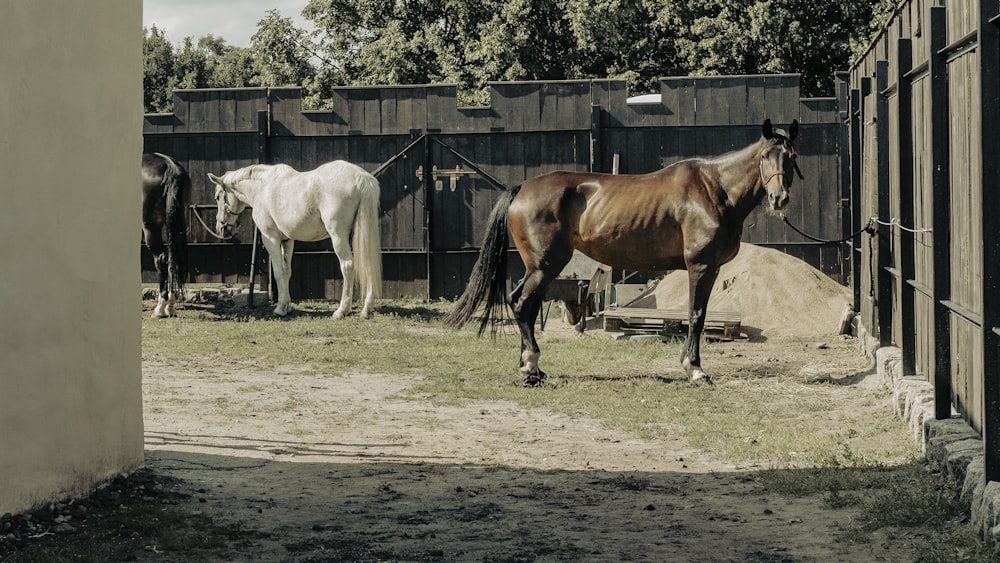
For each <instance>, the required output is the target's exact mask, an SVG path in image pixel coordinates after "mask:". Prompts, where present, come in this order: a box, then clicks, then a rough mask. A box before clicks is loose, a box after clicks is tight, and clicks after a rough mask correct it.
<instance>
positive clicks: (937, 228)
mask: <svg viewBox="0 0 1000 563" xmlns="http://www.w3.org/2000/svg"><path fill="white" fill-rule="evenodd" d="M945 17H946V14H945V8H944V7H943V6H934V7H931V8H930V18H929V19H930V41H929V45H928V48H929V49H930V53H929V54H928V55H929V56H928V67H929V71H930V79H931V85H930V86H931V99H930V105H931V182H932V186H933V190H932V191H933V195H932V198H933V203H932V206H933V218H932V225H931V228H932V229H933V237H934V239H933V240H934V242H933V244H934V247H933V254H934V258H933V260H934V288H933V294H934V295H933V298H934V379H933V382H934V417H935V418H936V419H938V420H943V419H946V418H950V417H951V321H950V317H951V313H950V312H949V311H948V308H947V307H946V306H945V305H944V302H945V301H947V300H948V299H950V298H951V235H950V233H951V206H950V203H949V202H950V200H951V194H950V193H949V175H950V171H949V164H950V159H951V148H950V146H949V143H948V136H949V135H948V113H949V105H948V68H947V67H948V62H947V60H946V59H945V56H944V55H941V54H939V53H940V52H941V50H942V49H944V48H945V46H946V45H947V43H948V30H947V24H946V19H945Z"/></svg>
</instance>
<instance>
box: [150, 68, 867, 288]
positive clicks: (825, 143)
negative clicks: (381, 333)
mask: <svg viewBox="0 0 1000 563" xmlns="http://www.w3.org/2000/svg"><path fill="white" fill-rule="evenodd" d="M660 91H661V95H662V102H661V103H656V104H643V105H635V104H628V103H627V102H626V90H625V84H624V82H622V81H616V80H600V81H588V80H579V81H559V82H504V83H494V84H491V86H490V95H491V98H490V105H489V106H488V107H471V108H470V107H459V106H458V105H457V104H456V91H455V87H454V86H448V85H430V86H391V87H345V88H339V89H337V90H335V91H334V92H333V95H332V98H331V100H330V108H329V109H328V110H323V111H302V107H301V101H302V100H301V92H300V90H299V89H298V88H270V89H248V90H187V91H178V92H176V93H175V107H176V111H175V113H174V114H172V115H149V116H147V117H146V123H145V129H144V132H145V143H146V150H156V151H160V152H164V153H167V154H171V155H174V156H175V157H177V158H178V159H179V160H180V161H181V162H182V163H183V164H184V165H185V166H187V167H188V170H189V171H190V172H191V176H192V181H193V189H194V197H193V203H194V204H195V211H194V212H195V213H198V214H199V216H200V217H201V218H202V219H203V220H204V221H205V222H206V223H207V224H209V226H213V225H214V217H215V209H214V201H213V189H212V187H211V185H210V183H209V182H208V181H207V176H206V174H207V173H208V172H212V173H215V174H222V173H224V172H226V171H228V170H232V169H235V168H239V167H242V166H246V165H248V164H253V163H256V162H266V163H279V162H281V163H286V164H289V165H291V166H292V167H294V168H296V169H299V170H308V169H311V168H315V167H316V166H318V165H320V164H322V163H324V162H328V161H330V160H336V159H343V160H347V161H350V162H353V163H355V164H358V165H360V166H362V167H363V168H365V169H367V170H369V171H373V172H374V171H376V170H379V174H378V178H379V182H380V184H381V189H382V197H381V213H382V217H381V234H382V246H383V251H384V258H383V259H384V269H385V275H386V283H385V288H384V291H385V294H386V295H387V296H421V297H435V298H436V297H449V298H450V297H455V296H456V295H458V294H459V293H461V291H462V290H463V289H464V286H465V281H466V280H467V279H468V275H469V273H470V272H471V268H472V265H473V264H474V263H475V258H476V255H477V252H478V248H479V244H480V242H481V239H482V236H483V233H484V231H485V229H486V223H487V220H488V217H489V214H490V211H491V209H492V208H493V205H494V204H495V202H496V201H497V199H498V197H499V195H500V194H501V193H502V191H503V190H504V189H506V188H507V187H510V186H514V185H516V184H518V183H520V182H522V181H524V180H525V179H527V178H530V177H533V176H536V175H538V174H542V173H545V172H550V171H553V170H559V169H564V170H579V171H585V170H591V169H593V170H599V171H611V170H612V163H613V162H615V160H616V155H617V161H618V162H619V172H621V173H642V172H649V171H652V170H656V169H658V168H660V167H663V166H665V165H668V164H670V163H672V162H675V161H677V160H681V159H684V158H689V157H693V156H706V157H712V156H718V155H721V154H723V153H725V152H728V151H731V150H735V149H738V148H742V147H743V146H745V145H747V144H749V143H751V142H752V141H754V140H755V139H757V138H758V137H759V135H760V127H761V124H762V123H763V121H764V119H765V118H770V119H771V120H772V121H773V122H774V123H775V124H776V125H778V126H781V127H786V126H787V125H788V123H790V122H791V121H792V120H793V119H799V120H800V121H801V122H802V128H801V136H800V141H799V142H798V145H799V147H800V151H801V153H802V156H801V158H800V165H801V167H802V170H803V173H804V174H805V175H806V181H805V182H802V183H796V185H795V191H794V192H793V194H792V203H791V208H790V209H789V210H788V216H789V219H790V220H791V221H792V222H794V223H796V224H797V225H799V226H800V227H802V228H803V229H805V230H806V231H808V232H810V233H812V234H814V235H815V236H817V237H819V238H839V237H840V236H841V231H842V223H843V221H842V219H843V218H842V210H841V207H840V205H839V197H840V196H839V193H840V166H839V161H838V139H839V135H840V125H839V123H838V118H837V107H836V103H835V102H836V101H835V100H826V99H814V100H801V99H800V98H799V88H798V77H797V76H795V75H777V76H743V77H713V78H669V79H663V80H662V81H661V88H660ZM383 165H384V166H383ZM456 170H457V171H458V172H460V173H459V174H452V173H454V172H455V171H456ZM428 172H430V173H428ZM249 214H250V212H249V211H247V212H246V215H245V216H244V217H243V218H241V228H240V231H239V234H238V237H237V242H235V243H234V242H231V241H230V242H223V241H219V240H218V239H216V238H215V237H214V235H213V234H212V233H210V232H209V231H208V229H205V228H204V227H202V226H201V225H200V223H199V222H198V221H197V220H195V218H192V221H191V240H192V241H193V243H194V245H193V247H192V262H193V263H194V266H195V270H196V273H195V277H196V279H197V280H198V281H217V282H222V281H238V280H242V279H246V277H247V275H248V272H249V256H250V253H249V250H248V247H249V245H250V243H251V241H252V240H253V225H252V220H251V218H250V215H249ZM747 224H748V229H747V232H746V233H745V240H747V241H749V242H754V243H758V244H763V245H768V246H773V247H776V248H780V249H782V250H784V251H786V252H788V253H790V254H793V255H796V256H799V257H801V258H803V259H805V260H807V261H808V262H810V263H812V264H813V265H815V266H817V267H818V268H820V269H822V270H823V271H824V272H826V273H827V274H829V275H830V276H831V277H833V278H834V279H837V280H838V281H842V282H846V281H847V278H848V275H849V272H848V271H847V270H846V268H845V265H846V264H847V260H846V253H845V252H843V250H842V249H841V247H840V246H838V245H817V244H814V243H812V242H810V241H806V240H805V239H803V238H802V237H800V236H799V235H797V234H795V233H793V232H791V231H790V230H789V229H788V228H787V227H786V226H785V225H784V224H782V223H781V221H780V220H779V218H778V217H776V216H773V215H769V214H766V213H763V212H758V213H756V214H755V215H754V216H753V217H752V218H751V219H750V220H749V221H748V222H747ZM296 253H297V254H296V258H295V266H294V267H293V269H292V270H293V277H292V281H291V292H292V296H293V298H297V299H298V298H306V297H320V298H323V297H327V298H335V297H336V296H338V295H339V283H340V274H339V268H338V267H337V263H336V259H335V257H334V256H333V254H332V252H331V251H330V244H329V241H321V242H317V243H297V244H296ZM223 255H225V256H226V259H225V260H222V259H220V258H221V256H223ZM514 262H518V263H517V264H514ZM512 267H513V268H514V270H515V271H518V270H519V269H520V265H519V260H517V259H516V256H515V258H513V262H512ZM241 276H242V277H241Z"/></svg>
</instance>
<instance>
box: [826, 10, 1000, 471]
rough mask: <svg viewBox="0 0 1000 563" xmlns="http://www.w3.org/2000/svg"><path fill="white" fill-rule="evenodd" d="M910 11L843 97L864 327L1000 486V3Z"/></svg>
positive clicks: (855, 72) (853, 76) (857, 70)
mask: <svg viewBox="0 0 1000 563" xmlns="http://www.w3.org/2000/svg"><path fill="white" fill-rule="evenodd" d="M939 4H944V3H942V2H933V1H931V0H910V1H908V2H905V3H902V4H901V5H900V6H899V7H898V9H897V12H896V15H895V17H894V18H893V20H892V21H891V23H890V24H889V26H888V27H887V28H886V29H885V30H884V32H883V33H882V34H881V36H880V37H879V38H878V40H877V41H875V42H874V43H873V44H872V46H871V47H870V49H869V50H868V52H867V54H866V55H865V56H864V57H863V58H861V59H860V60H859V61H858V62H857V63H856V64H855V66H854V67H853V68H852V69H851V71H850V73H849V75H848V76H847V77H845V81H844V82H843V83H842V88H843V90H842V92H843V94H842V99H843V100H844V101H843V102H842V103H843V105H844V107H845V109H846V108H848V107H849V108H850V112H849V115H848V116H847V117H848V121H849V130H850V141H849V142H847V143H845V144H844V147H845V149H847V151H846V152H845V158H844V160H845V162H849V163H850V169H851V172H850V175H851V183H852V185H853V186H854V189H853V191H852V201H853V202H854V206H853V209H854V214H853V218H852V227H854V228H858V227H861V226H863V225H864V224H866V223H868V222H869V221H871V220H874V224H875V226H876V227H877V228H878V234H877V235H876V236H874V237H868V236H864V237H861V238H860V239H859V241H858V243H857V244H855V246H854V255H855V258H854V262H855V267H856V270H857V272H858V276H857V277H856V280H855V290H856V296H857V298H858V303H859V304H860V314H861V322H862V323H863V324H864V325H865V327H866V328H867V329H868V331H869V332H870V333H871V334H873V335H875V336H876V337H877V338H878V340H879V343H880V344H881V345H883V346H888V345H894V346H898V347H900V348H901V350H902V356H903V369H904V372H905V373H906V374H912V375H919V376H922V377H924V378H926V379H927V380H928V381H929V382H931V383H933V385H934V392H935V412H936V416H937V417H938V418H947V417H949V416H951V413H952V409H955V410H957V411H958V412H959V413H960V414H961V416H963V417H964V418H965V419H966V420H967V421H968V422H969V423H970V424H971V425H972V426H973V427H974V428H976V429H977V430H979V431H980V432H981V434H982V435H983V438H984V443H985V453H986V470H987V478H988V479H989V480H994V481H1000V410H998V407H1000V354H998V351H1000V340H998V330H1000V329H998V328H997V327H998V326H1000V301H998V300H997V295H998V294H997V289H998V288H997V283H998V279H1000V277H998V276H1000V245H998V244H997V242H996V241H995V240H994V239H993V236H994V234H995V233H997V232H998V226H1000V216H998V214H1000V185H998V183H1000V170H998V168H1000V159H998V158H997V150H998V147H1000V34H998V28H997V24H998V22H1000V16H998V3H997V2H996V1H989V2H986V1H982V0H950V1H949V2H947V5H946V6H944V5H939Z"/></svg>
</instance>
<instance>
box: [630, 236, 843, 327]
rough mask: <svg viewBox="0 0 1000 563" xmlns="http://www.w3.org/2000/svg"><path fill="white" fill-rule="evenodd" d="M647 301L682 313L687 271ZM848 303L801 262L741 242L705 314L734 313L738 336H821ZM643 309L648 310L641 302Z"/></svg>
mask: <svg viewBox="0 0 1000 563" xmlns="http://www.w3.org/2000/svg"><path fill="white" fill-rule="evenodd" d="M650 297H653V298H655V307H656V308H658V309H684V310H687V308H688V276H687V272H686V271H683V270H680V271H674V272H671V273H670V274H668V275H667V276H666V277H664V278H663V280H662V281H660V283H659V284H658V285H657V286H656V289H655V290H654V291H653V294H652V295H651V296H650ZM852 301H853V297H852V295H851V289H850V288H848V287H844V286H842V285H840V284H839V283H837V282H835V281H833V280H832V279H830V278H829V277H827V276H826V274H824V273H823V272H820V271H819V270H817V269H815V268H813V267H812V266H810V265H809V264H807V263H806V262H803V261H802V260H800V259H798V258H795V257H793V256H789V255H787V254H785V253H783V252H780V251H777V250H772V249H769V248H762V247H760V246H755V245H752V244H745V243H744V244H741V245H740V252H739V254H738V255H737V256H736V258H734V259H733V260H732V261H731V262H729V263H728V264H726V265H724V266H723V267H722V269H721V270H720V272H719V278H718V279H717V280H716V281H715V287H714V288H713V289H712V297H711V298H710V299H709V301H708V310H709V311H732V312H736V313H740V314H741V315H742V317H743V327H744V332H753V329H759V330H760V331H761V333H762V335H763V336H765V337H766V336H769V335H773V336H777V335H788V336H793V335H794V336H822V335H830V334H836V333H837V331H838V328H839V325H840V318H841V316H842V314H843V312H844V305H845V304H848V303H851V302H852ZM643 306H647V307H652V306H654V305H653V303H651V302H649V298H648V297H647V299H646V304H645V305H643Z"/></svg>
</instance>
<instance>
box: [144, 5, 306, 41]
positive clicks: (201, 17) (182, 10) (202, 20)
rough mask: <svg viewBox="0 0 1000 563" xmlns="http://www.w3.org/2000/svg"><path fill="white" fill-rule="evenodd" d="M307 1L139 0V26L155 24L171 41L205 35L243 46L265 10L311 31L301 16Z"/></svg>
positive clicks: (255, 28)
mask: <svg viewBox="0 0 1000 563" xmlns="http://www.w3.org/2000/svg"><path fill="white" fill-rule="evenodd" d="M308 3H309V0H143V2H142V25H143V27H147V28H148V27H152V26H153V25H156V27H158V28H159V29H162V30H163V32H164V33H165V34H166V36H167V39H168V40H169V41H170V42H171V43H173V44H175V45H176V44H179V43H181V42H183V41H184V38H185V37H188V36H190V37H192V38H193V39H194V40H195V41H197V40H198V39H200V38H201V37H204V36H205V35H209V34H211V35H214V36H216V37H221V38H222V39H225V41H226V43H227V44H229V45H233V46H235V47H246V46H248V45H249V44H250V36H251V35H253V34H254V32H255V31H257V22H259V21H260V20H262V19H264V17H265V15H266V14H267V12H268V10H278V11H279V12H281V17H284V18H292V22H293V23H294V24H295V26H296V27H300V28H302V29H305V30H306V31H310V30H312V25H311V22H308V21H307V20H306V19H305V18H303V17H302V8H304V7H305V6H306V4H308Z"/></svg>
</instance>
